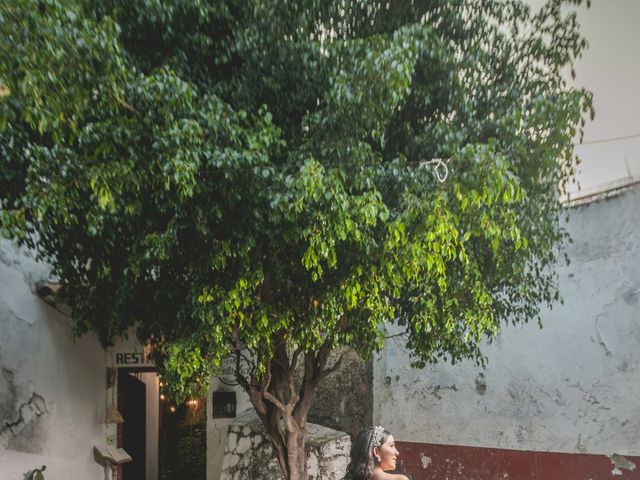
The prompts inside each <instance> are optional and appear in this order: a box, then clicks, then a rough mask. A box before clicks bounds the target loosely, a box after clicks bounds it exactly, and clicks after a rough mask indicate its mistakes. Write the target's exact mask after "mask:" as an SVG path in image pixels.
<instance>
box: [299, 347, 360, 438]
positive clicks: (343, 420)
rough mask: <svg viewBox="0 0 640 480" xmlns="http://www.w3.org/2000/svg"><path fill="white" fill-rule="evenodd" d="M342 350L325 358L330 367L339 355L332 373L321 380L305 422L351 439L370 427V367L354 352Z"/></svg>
mask: <svg viewBox="0 0 640 480" xmlns="http://www.w3.org/2000/svg"><path fill="white" fill-rule="evenodd" d="M343 350H344V351H343ZM343 350H340V351H335V352H333V353H332V354H331V356H330V357H329V365H331V362H333V361H335V360H336V359H337V358H338V356H339V355H340V354H342V355H343V357H342V362H341V364H340V365H339V366H338V368H337V369H336V371H335V372H333V373H332V374H331V375H329V376H328V377H327V378H325V379H323V380H322V383H321V384H320V387H319V388H318V391H317V392H316V396H315V401H314V403H313V406H312V407H311V411H310V412H309V420H310V421H311V422H313V423H317V424H319V425H324V426H325V427H330V428H334V429H336V430H341V431H344V432H347V433H348V434H350V435H351V436H352V437H355V436H356V435H357V433H358V432H359V431H360V430H361V429H362V428H364V427H365V426H368V425H371V413H372V405H371V402H372V392H371V381H372V378H371V377H372V372H371V364H370V362H364V361H363V360H362V359H361V358H360V356H359V355H358V354H357V353H356V352H355V351H353V350H349V349H343Z"/></svg>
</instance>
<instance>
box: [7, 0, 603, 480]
mask: <svg viewBox="0 0 640 480" xmlns="http://www.w3.org/2000/svg"><path fill="white" fill-rule="evenodd" d="M580 3H581V2H580V1H579V0H573V1H566V2H563V1H561V0H552V1H550V2H549V3H548V4H547V5H546V6H545V7H543V8H542V9H541V10H540V11H539V12H532V11H531V10H530V8H529V7H528V6H526V5H525V4H524V3H523V2H521V1H519V0H505V1H482V0H473V1H464V2H450V1H445V0H424V1H420V0H413V1H410V0H394V1H391V2H386V1H383V2H380V1H364V0H341V1H337V2H327V1H323V0H304V1H302V0H301V1H296V2H291V1H287V0H253V1H247V0H226V1H223V0H218V1H214V0H211V1H203V0H180V1H167V0H139V1H134V2H132V1H130V0H126V1H125V0H100V1H97V0H65V1H64V2H63V1H61V0H41V1H25V0H6V1H5V2H4V3H3V5H2V6H1V7H0V84H1V90H0V128H1V133H0V202H1V203H0V215H1V217H0V222H1V223H0V227H1V228H2V231H3V232H4V233H5V235H7V236H10V237H12V238H14V239H17V240H18V241H20V242H21V243H22V244H25V245H28V246H29V247H31V248H34V249H36V250H37V251H38V252H39V253H40V254H41V256H42V257H43V258H45V259H47V260H48V261H49V262H50V263H51V265H52V266H53V273H54V274H55V275H56V276H57V277H58V278H59V279H60V281H61V283H62V284H63V291H64V294H65V297H66V300H67V302H68V303H69V305H70V306H71V307H72V309H73V318H74V327H75V332H76V333H77V334H83V333H85V332H87V331H95V332H97V334H98V335H99V337H100V339H101V340H102V342H103V343H104V344H105V345H108V344H109V343H110V342H111V341H112V340H113V339H115V338H116V337H117V336H119V335H121V334H123V333H124V332H126V331H127V330H128V329H129V328H131V327H132V326H136V327H137V332H138V335H139V337H140V339H141V340H142V341H144V342H147V341H148V342H151V343H152V344H153V345H154V346H155V347H156V350H155V351H156V355H157V357H158V358H157V359H158V364H159V368H160V370H161V372H162V374H163V376H164V378H165V380H166V382H167V383H168V385H169V387H170V388H171V389H172V391H173V393H174V395H176V396H177V397H178V398H185V397H186V396H189V395H192V394H194V393H197V392H198V391H202V389H203V388H205V387H206V384H207V383H208V380H209V378H210V376H211V375H212V374H214V373H215V372H216V371H217V369H218V368H219V366H220V362H221V360H222V359H223V358H225V357H228V356H235V358H236V359H237V361H238V367H239V368H238V370H237V376H238V380H239V382H240V383H241V384H242V386H243V387H244V388H245V389H246V390H247V392H248V393H249V395H250V398H251V401H252V403H253V405H254V407H255V408H256V411H257V412H258V414H259V415H260V417H261V418H262V420H263V423H264V425H265V427H266V429H267V431H268V432H269V434H270V436H271V439H272V442H273V444H274V447H275V450H276V452H277V455H278V459H279V461H280V464H281V466H282V468H283V472H284V473H285V476H286V477H287V478H288V479H299V478H306V473H305V460H304V455H303V454H302V453H301V452H303V450H304V437H305V433H304V432H305V425H306V419H307V414H308V411H309V407H310V405H311V403H312V399H313V394H314V392H315V391H316V389H317V388H318V383H319V382H320V380H321V379H322V378H323V377H324V376H326V375H327V374H329V373H330V372H331V370H332V366H330V365H328V362H327V358H328V354H329V352H330V351H332V350H333V349H335V348H336V347H339V346H349V347H351V348H355V349H356V350H358V351H359V352H361V353H362V354H363V355H365V356H366V355H368V354H370V352H372V351H375V350H378V349H380V348H381V346H382V341H383V338H384V335H385V333H384V332H385V324H387V323H397V324H398V325H399V326H400V328H401V329H402V331H403V332H404V334H405V335H404V338H405V340H406V344H407V347H408V349H409V350H410V351H411V352H412V354H413V359H414V361H415V363H416V365H424V364H425V363H427V362H434V361H438V360H439V359H442V358H446V359H449V360H451V361H457V360H460V359H462V358H475V359H476V360H478V361H482V358H483V357H482V354H481V352H480V348H479V347H480V342H481V341H482V339H483V338H484V337H486V336H489V337H490V336H493V335H495V334H496V333H497V332H498V331H499V328H500V325H501V324H503V323H505V322H513V323H519V322H525V321H527V320H529V319H532V318H535V317H536V316H537V314H538V311H539V309H540V307H541V305H544V304H551V303H553V302H554V300H555V299H557V298H558V292H557V287H556V280H555V277H554V274H553V272H552V270H551V269H549V268H548V267H549V266H550V265H552V264H553V263H554V262H555V261H556V257H557V256H558V246H559V244H560V242H561V241H562V240H563V239H564V237H565V236H566V233H565V231H564V229H563V227H562V224H561V221H560V213H561V212H560V208H561V206H560V203H559V199H560V197H561V195H562V194H563V192H564V191H565V189H566V187H567V182H568V181H569V180H570V178H571V175H572V173H573V170H574V167H575V159H574V157H573V146H572V142H573V141H574V138H575V137H576V134H577V133H579V132H580V130H581V127H582V125H583V124H584V123H583V122H584V121H583V117H584V115H585V113H588V112H589V111H590V108H591V106H590V96H589V94H588V93H587V92H585V91H583V90H578V89H575V88H573V87H571V86H570V85H568V84H567V83H566V81H565V80H564V75H563V72H566V71H567V70H570V69H571V68H572V66H573V62H574V61H575V59H576V58H578V57H579V56H580V55H581V53H582V51H583V50H584V48H585V46H586V42H585V41H584V39H583V38H582V37H581V36H580V35H579V31H578V25H577V23H576V18H575V15H574V14H573V13H570V10H567V9H566V8H564V4H580ZM445 176H446V178H444V177H445ZM442 180H444V181H442ZM298 360H300V363H301V365H302V367H301V368H302V371H303V378H302V379H301V380H300V381H297V382H296V381H294V375H293V371H294V369H295V367H296V365H297V364H298V363H299V361H298ZM241 363H243V364H244V365H243V368H240V366H241V365H240V364H241Z"/></svg>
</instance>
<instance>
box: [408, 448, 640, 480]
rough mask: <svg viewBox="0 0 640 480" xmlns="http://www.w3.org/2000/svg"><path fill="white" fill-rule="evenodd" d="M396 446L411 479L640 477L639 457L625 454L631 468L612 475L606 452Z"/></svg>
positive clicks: (602, 479) (590, 479) (637, 479)
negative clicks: (575, 452)
mask: <svg viewBox="0 0 640 480" xmlns="http://www.w3.org/2000/svg"><path fill="white" fill-rule="evenodd" d="M396 446H397V448H398V450H399V451H400V459H399V460H400V461H399V470H400V469H402V470H403V473H405V474H409V475H410V476H411V479H412V480H507V479H508V480H605V479H607V480H612V479H613V480H640V457H627V456H625V458H626V459H627V460H629V461H631V462H633V463H634V464H635V465H636V468H635V470H628V469H623V468H621V469H620V472H621V475H614V474H613V473H612V470H613V469H614V468H615V465H614V464H613V463H612V462H611V459H609V458H608V457H607V456H606V455H590V454H574V453H555V452H527V451H521V450H505V449H499V448H477V447H462V446H452V445H434V444H428V443H412V442H396ZM426 457H428V458H426ZM429 459H430V460H429Z"/></svg>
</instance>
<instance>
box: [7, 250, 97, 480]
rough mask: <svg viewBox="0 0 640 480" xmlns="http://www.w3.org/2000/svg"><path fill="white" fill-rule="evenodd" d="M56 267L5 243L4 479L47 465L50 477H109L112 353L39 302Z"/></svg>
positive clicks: (46, 476)
mask: <svg viewBox="0 0 640 480" xmlns="http://www.w3.org/2000/svg"><path fill="white" fill-rule="evenodd" d="M48 275H49V269H48V267H47V266H46V265H43V264H41V263H38V262H36V261H35V260H34V258H33V255H32V253H31V252H28V251H25V250H20V249H18V248H16V247H15V246H14V245H13V244H11V243H10V242H7V241H5V240H0V478H3V479H5V478H6V479H22V478H24V475H25V473H27V472H29V471H30V470H32V469H34V468H40V467H42V465H46V471H45V472H44V476H45V478H46V479H48V480H49V479H54V480H55V479H65V478H83V479H102V478H104V471H103V469H102V467H100V466H99V465H98V464H97V463H96V462H95V461H94V459H93V452H92V447H93V446H94V445H103V444H104V442H105V430H104V424H103V423H102V422H103V419H104V412H105V382H106V379H105V355H104V350H103V349H102V348H101V347H100V344H99V343H98V342H97V340H96V339H95V338H94V337H93V336H89V335H88V336H85V337H83V338H81V339H79V340H77V341H76V342H73V341H72V340H71V338H70V330H69V318H67V317H65V316H64V315H61V314H60V313H58V312H56V311H55V310H54V309H52V308H51V307H49V306H48V305H47V304H45V303H44V302H43V301H42V300H41V299H40V298H38V297H37V296H36V295H35V294H34V293H33V292H34V283H35V282H36V281H38V280H41V279H46V278H47V277H48Z"/></svg>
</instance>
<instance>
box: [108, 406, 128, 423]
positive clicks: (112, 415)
mask: <svg viewBox="0 0 640 480" xmlns="http://www.w3.org/2000/svg"><path fill="white" fill-rule="evenodd" d="M104 423H124V418H122V415H121V414H120V412H119V411H118V408H117V407H116V406H115V405H114V404H113V403H112V404H110V405H109V406H108V407H107V414H106V416H105V418H104Z"/></svg>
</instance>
